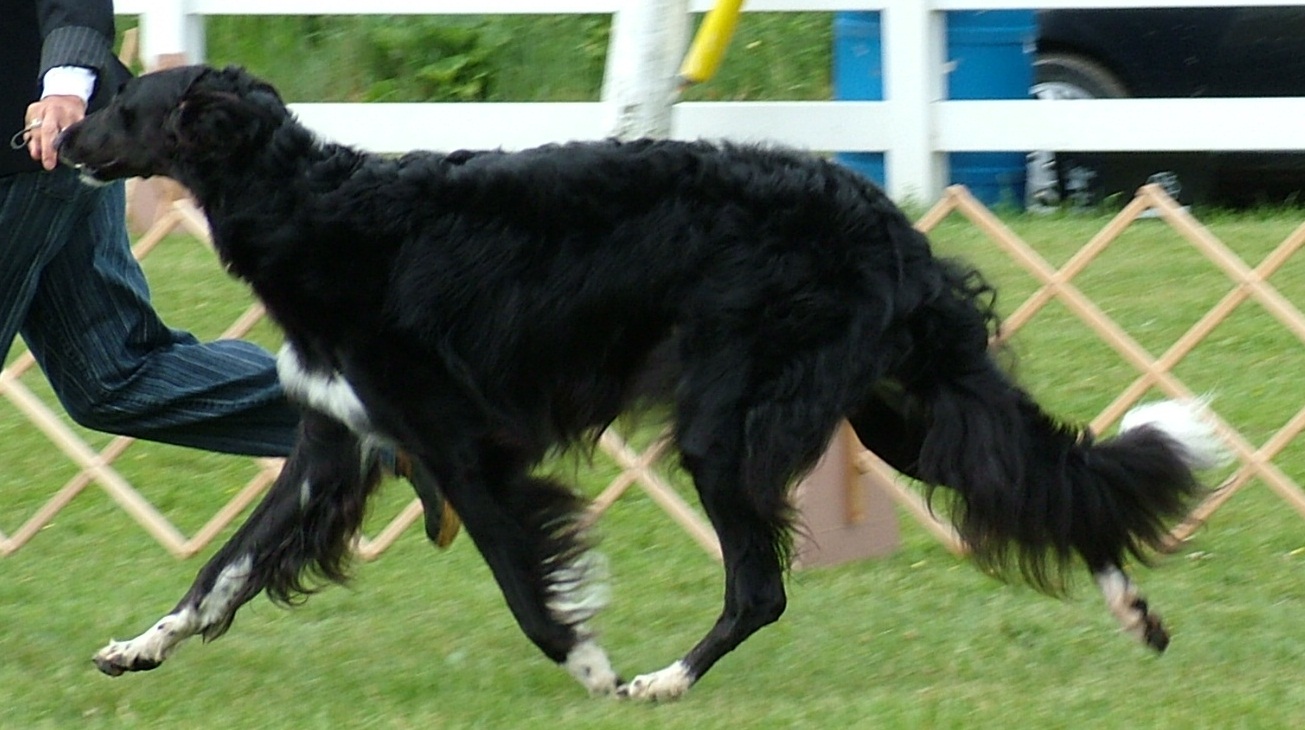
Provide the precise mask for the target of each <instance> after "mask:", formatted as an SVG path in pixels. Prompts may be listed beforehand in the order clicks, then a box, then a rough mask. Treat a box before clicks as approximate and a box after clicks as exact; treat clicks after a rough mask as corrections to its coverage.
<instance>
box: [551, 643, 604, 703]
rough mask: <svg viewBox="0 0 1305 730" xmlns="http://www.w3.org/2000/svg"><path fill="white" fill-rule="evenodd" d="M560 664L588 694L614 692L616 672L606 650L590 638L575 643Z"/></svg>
mask: <svg viewBox="0 0 1305 730" xmlns="http://www.w3.org/2000/svg"><path fill="white" fill-rule="evenodd" d="M562 666H563V667H564V668H565V669H566V671H567V672H568V673H570V675H571V676H572V677H575V678H576V681H578V682H580V684H582V685H584V688H585V689H587V690H589V694H590V695H611V694H615V692H616V672H615V671H613V670H612V663H611V662H610V661H609V660H608V659H607V652H605V651H603V648H602V647H601V646H599V645H598V644H597V643H596V642H594V641H593V640H592V639H586V640H584V641H581V642H580V643H579V644H576V645H575V647H574V648H572V649H571V653H569V654H567V655H566V662H565V663H564V664H563V665H562Z"/></svg>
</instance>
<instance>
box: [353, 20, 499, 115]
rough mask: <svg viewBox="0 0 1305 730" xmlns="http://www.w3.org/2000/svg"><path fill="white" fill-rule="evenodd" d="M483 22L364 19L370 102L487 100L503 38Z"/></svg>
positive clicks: (364, 56) (366, 92) (365, 97)
mask: <svg viewBox="0 0 1305 730" xmlns="http://www.w3.org/2000/svg"><path fill="white" fill-rule="evenodd" d="M494 35H495V34H494V33H492V29H491V28H490V27H489V26H488V25H487V24H486V23H484V22H477V23H475V24H471V25H454V24H449V23H447V22H441V21H439V20H436V19H430V18H420V17H418V18H413V19H410V20H404V21H402V22H399V19H396V18H391V17H382V18H366V19H365V20H364V21H363V39H362V43H363V47H364V49H365V51H364V53H363V54H362V59H363V71H364V73H365V74H366V77H367V78H369V79H373V80H372V81H371V84H370V85H369V86H368V87H367V89H366V90H365V91H364V92H363V99H364V100H366V101H392V100H397V99H403V100H405V101H484V100H485V99H487V98H488V97H489V91H490V84H491V79H492V77H493V72H494V64H493V62H492V59H493V57H494V56H495V54H496V53H497V52H498V50H499V43H500V41H495V40H494Z"/></svg>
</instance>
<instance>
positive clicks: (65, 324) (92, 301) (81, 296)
mask: <svg viewBox="0 0 1305 730" xmlns="http://www.w3.org/2000/svg"><path fill="white" fill-rule="evenodd" d="M47 174H48V175H51V176H61V177H66V178H68V179H67V180H66V181H65V182H67V183H70V184H72V185H80V183H79V182H78V181H77V180H76V179H75V176H74V175H73V173H72V172H71V171H55V172H52V173H47ZM73 195H74V196H76V197H78V198H80V197H81V196H84V195H89V196H90V198H89V200H88V201H87V204H86V205H84V206H80V205H79V206H75V208H74V209H73V210H71V211H69V213H70V214H74V215H77V216H79V217H75V218H74V219H73V220H72V221H71V225H68V226H67V228H66V233H65V242H64V244H63V246H62V248H60V249H59V251H58V253H57V254H55V255H54V256H52V257H51V258H50V260H49V262H48V263H47V264H46V266H45V268H44V270H43V271H42V272H41V274H40V279H39V281H38V282H37V284H36V288H35V291H34V293H33V296H32V299H31V304H30V308H29V310H28V314H27V318H26V321H25V322H24V323H23V325H22V329H21V332H22V335H23V339H24V340H26V341H27V344H28V347H30V348H31V349H32V353H33V354H34V355H35V356H36V358H37V360H38V362H39V363H40V365H41V367H42V369H43V370H44V371H45V374H46V377H47V378H48V379H49V381H50V384H51V385H52V387H53V388H54V390H55V392H56V393H57V394H58V397H59V399H60V401H61V402H62V404H63V406H64V408H66V409H67V411H68V413H69V415H71V416H72V417H73V419H74V420H76V421H77V422H78V423H80V424H82V425H83V426H86V427H87V428H92V429H95V430H99V431H106V432H109V433H116V434H122V435H126V436H133V437H137V438H142V439H148V440H151V441H161V442H164V443H171V444H178V445H182V446H191V447H195V448H201V449H205V450H209V451H220V452H225V453H236V454H248V455H254V456H283V455H285V454H287V453H289V451H290V448H291V446H292V445H293V443H294V438H295V429H296V425H297V424H298V422H299V413H298V411H297V409H295V408H294V407H293V406H291V405H290V404H289V403H288V402H287V401H286V399H285V397H284V395H283V394H282V391H281V387H280V384H279V383H278V381H277V374H276V362H275V359H274V357H273V356H272V355H271V353H268V352H267V351H266V350H264V349H262V348H260V347H258V346H256V345H253V344H252V343H248V342H242V341H239V340H222V341H216V342H209V343H201V342H199V341H198V340H196V339H195V337H193V336H192V335H190V334H189V333H186V332H181V331H177V330H172V329H169V328H168V327H167V326H165V325H164V324H163V322H162V321H161V320H160V319H159V317H158V315H157V313H156V312H155V311H154V308H153V306H152V305H151V303H150V300H149V290H148V286H147V284H146V281H145V276H144V274H143V272H142V271H141V269H140V266H139V264H138V263H137V262H136V260H135V259H134V258H132V255H131V250H130V244H129V241H128V237H127V233H126V228H125V223H124V215H125V203H124V193H123V184H122V183H121V182H118V183H114V184H112V185H109V186H105V187H102V188H99V189H90V190H88V189H82V190H80V191H76V192H74V193H73ZM61 230H62V229H61ZM214 274H215V275H220V274H219V272H218V269H217V268H216V267H215V268H214Z"/></svg>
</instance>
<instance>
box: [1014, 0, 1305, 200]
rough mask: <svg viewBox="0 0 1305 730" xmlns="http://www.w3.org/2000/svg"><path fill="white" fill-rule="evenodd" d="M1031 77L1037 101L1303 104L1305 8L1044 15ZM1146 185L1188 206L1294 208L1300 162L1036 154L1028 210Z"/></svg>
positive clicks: (1304, 175) (1248, 156) (1243, 156)
mask: <svg viewBox="0 0 1305 730" xmlns="http://www.w3.org/2000/svg"><path fill="white" fill-rule="evenodd" d="M1034 79H1035V85H1034V94H1035V95H1036V96H1038V97H1039V98H1111V97H1178V98H1183V97H1258V96H1305V5H1303V6H1300V7H1254V8H1246V7H1243V8H1137V9H1131V8H1130V9H1108V10H1047V11H1041V12H1039V13H1038V44H1037V58H1036V60H1035V63H1034ZM1302 135H1305V125H1303V126H1302ZM1148 180H1159V181H1162V182H1165V183H1166V184H1167V185H1168V186H1169V187H1170V189H1171V192H1175V193H1177V194H1178V197H1179V198H1180V200H1183V201H1184V202H1192V201H1210V202H1216V203H1220V204H1227V205H1246V204H1253V203H1257V202H1273V201H1284V200H1296V201H1301V200H1305V154H1303V153H1283V152H1235V153H1228V152H1220V153H1213V152H1178V153H1176V152H1155V153H1137V152H1130V153H1081V152H1075V153H1059V154H1055V155H1053V154H1052V153H1035V154H1034V155H1033V156H1032V158H1031V164H1030V170H1029V181H1030V182H1029V187H1030V196H1031V202H1035V203H1036V202H1044V203H1055V202H1059V200H1061V199H1062V198H1063V197H1064V196H1068V197H1069V198H1070V199H1071V200H1074V201H1076V202H1080V203H1092V202H1099V201H1101V200H1103V199H1106V198H1108V197H1109V196H1111V195H1115V194H1123V195H1125V196H1131V195H1132V192H1133V191H1134V190H1136V189H1137V188H1138V187H1139V186H1140V185H1142V184H1144V183H1145V182H1147V181H1148Z"/></svg>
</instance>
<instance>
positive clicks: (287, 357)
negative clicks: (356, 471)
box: [276, 343, 374, 435]
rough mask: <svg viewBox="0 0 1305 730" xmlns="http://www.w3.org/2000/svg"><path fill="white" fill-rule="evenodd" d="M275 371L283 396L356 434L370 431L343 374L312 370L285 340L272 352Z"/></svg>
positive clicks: (360, 401)
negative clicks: (320, 413) (335, 421)
mask: <svg viewBox="0 0 1305 730" xmlns="http://www.w3.org/2000/svg"><path fill="white" fill-rule="evenodd" d="M276 373H277V376H278V377H279V378H280V379H281V387H282V388H284V389H285V392H286V396H287V397H289V398H290V399H291V400H293V401H296V402H298V403H301V404H303V405H305V406H308V407H309V408H312V409H313V410H316V411H321V412H322V413H325V414H327V415H329V416H331V417H332V418H334V419H335V420H337V421H339V422H340V423H343V424H344V425H346V426H348V427H349V428H350V430H352V431H353V432H354V433H357V434H360V435H369V434H372V433H373V431H374V429H373V428H372V421H371V418H370V417H369V416H368V415H367V408H366V407H365V406H364V405H363V403H362V400H360V399H359V398H358V394H357V393H355V392H354V390H353V386H351V385H350V384H349V381H348V380H346V379H345V377H344V376H343V375H341V374H340V373H338V372H335V371H332V372H330V373H313V372H309V371H308V370H307V369H306V368H304V365H303V360H302V359H301V358H300V357H299V353H298V352H296V351H295V349H294V348H293V347H292V346H290V345H289V344H288V343H287V344H285V345H282V346H281V351H280V352H279V353H277V356H276Z"/></svg>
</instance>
